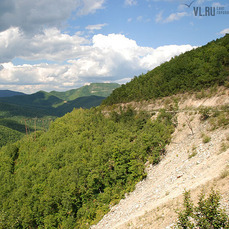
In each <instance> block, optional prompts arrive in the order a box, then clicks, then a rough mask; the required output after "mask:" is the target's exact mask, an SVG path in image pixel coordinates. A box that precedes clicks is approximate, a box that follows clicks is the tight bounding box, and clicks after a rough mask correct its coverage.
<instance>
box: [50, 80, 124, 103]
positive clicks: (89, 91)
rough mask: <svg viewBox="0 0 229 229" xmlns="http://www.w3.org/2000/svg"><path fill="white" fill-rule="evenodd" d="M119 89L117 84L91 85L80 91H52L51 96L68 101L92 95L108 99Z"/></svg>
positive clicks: (79, 89) (81, 88)
mask: <svg viewBox="0 0 229 229" xmlns="http://www.w3.org/2000/svg"><path fill="white" fill-rule="evenodd" d="M118 87H120V85H119V84H117V83H91V84H90V85H86V86H83V87H80V88H78V89H72V90H69V91H66V92H58V91H51V92H50V95H54V96H56V97H58V98H60V99H62V100H66V101H70V100H74V99H76V98H79V97H85V96H90V95H96V96H101V97H107V96H109V95H110V94H111V93H112V91H113V90H114V89H116V88H118Z"/></svg>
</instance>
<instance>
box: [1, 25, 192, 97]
mask: <svg viewBox="0 0 229 229" xmlns="http://www.w3.org/2000/svg"><path fill="white" fill-rule="evenodd" d="M10 36H12V39H7V37H10ZM0 44H1V45H0V47H1V48H0V53H1V54H2V53H3V54H4V55H3V56H1V59H5V61H1V62H2V64H0V65H1V68H0V85H5V87H6V85H7V88H9V89H14V90H19V89H20V90H22V91H25V92H30V93H31V92H35V91H37V90H41V89H42V90H48V91H49V90H54V89H55V90H67V89H70V88H74V87H77V86H81V85H83V84H84V83H86V82H104V81H116V82H122V83H124V81H125V80H127V79H128V80H129V79H130V78H131V77H133V76H134V75H138V74H141V73H142V72H146V71H148V70H151V69H153V68H154V67H156V66H158V65H159V64H161V63H162V62H164V61H167V60H169V59H170V58H171V57H173V56H175V55H179V54H180V53H183V52H185V51H188V50H190V49H192V48H193V47H192V46H190V45H183V46H178V45H173V46H162V47H159V48H157V49H154V48H151V47H141V46H138V45H137V43H136V41H134V40H131V39H129V38H127V37H125V36H124V35H122V34H109V35H107V36H105V35H102V34H98V35H94V36H93V39H92V43H89V42H88V41H87V40H86V39H84V38H82V37H79V36H78V35H73V36H70V35H67V34H63V33H61V32H60V31H59V30H57V29H54V28H53V29H48V30H45V31H44V33H43V34H40V35H36V36H34V37H32V39H31V40H28V39H27V37H26V36H25V35H24V34H23V32H20V31H19V30H18V29H17V28H11V29H9V30H7V31H5V32H2V33H0ZM20 46H21V47H22V48H21V47H20ZM12 49H14V52H12ZM13 53H16V54H15V55H13ZM5 56H8V58H3V57H5ZM14 57H20V58H22V59H27V60H40V59H43V60H44V59H47V60H48V61H50V60H54V61H55V60H57V61H59V62H57V63H56V64H48V63H42V64H36V65H32V64H24V65H19V66H15V65H13V64H12V62H11V60H12V59H13V58H14ZM1 62H0V63H1ZM18 85H21V86H20V87H19V86H18Z"/></svg>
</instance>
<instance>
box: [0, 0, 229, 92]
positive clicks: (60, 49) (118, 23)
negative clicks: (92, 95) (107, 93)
mask: <svg viewBox="0 0 229 229" xmlns="http://www.w3.org/2000/svg"><path fill="white" fill-rule="evenodd" d="M185 4H186V5H185ZM189 4H190V7H188V6H187V5H189ZM206 9H207V10H209V11H208V12H209V14H210V13H211V14H210V15H206V16H199V14H200V13H201V14H202V15H203V14H205V10H206ZM210 10H212V11H210ZM214 10H215V11H214ZM219 10H220V11H221V13H222V14H219V13H218V11H219ZM195 12H196V14H197V15H195ZM228 22H229V2H228V0H218V1H217V0H196V1H192V0H187V1H186V0H185V1H184V0H162V1H159V0H141V1H140V0H116V1H114V0H113V1H111V0H33V1H31V0H17V1H15V0H1V1H0V89H11V90H17V91H23V92H25V93H33V92H36V91H39V90H46V91H51V90H58V91H65V90H69V89H72V88H77V87H80V86H82V85H84V84H85V83H90V82H118V83H125V82H127V81H129V80H130V79H131V78H133V77H134V76H135V75H136V76H137V75H139V74H141V73H145V72H147V71H149V70H151V69H153V68H155V67H156V66H158V65H160V64H161V63H163V62H165V61H168V60H169V59H170V58H171V57H173V56H175V55H179V54H180V53H183V52H186V51H189V50H191V49H193V48H195V47H198V46H201V45H204V44H206V43H207V42H209V41H211V40H214V39H217V38H220V37H222V36H224V34H225V33H229V23H228Z"/></svg>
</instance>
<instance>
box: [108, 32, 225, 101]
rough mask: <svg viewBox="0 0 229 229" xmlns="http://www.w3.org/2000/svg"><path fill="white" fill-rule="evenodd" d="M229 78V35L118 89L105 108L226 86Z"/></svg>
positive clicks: (175, 58) (176, 58) (183, 55)
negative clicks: (214, 86) (117, 104)
mask: <svg viewBox="0 0 229 229" xmlns="http://www.w3.org/2000/svg"><path fill="white" fill-rule="evenodd" d="M228 75H229V34H227V35H225V37H223V38H221V39H218V40H216V41H212V42H210V43H208V44H207V45H205V46H203V47H200V48H197V49H194V50H191V51H189V52H186V53H184V54H182V55H180V56H177V57H174V58H172V59H171V60H170V61H169V62H166V63H164V64H162V65H160V66H159V67H157V68H155V69H154V70H152V71H150V72H148V73H147V74H145V75H141V76H139V77H135V78H134V79H133V80H132V81H131V82H129V83H127V84H126V85H122V86H121V87H120V88H117V89H116V90H114V91H113V93H112V94H111V95H110V96H109V97H108V98H107V99H106V100H104V102H103V104H104V105H112V104H116V103H123V102H130V101H141V100H148V99H152V98H159V97H164V96H169V95H173V94H176V93H178V92H187V91H198V90H201V89H204V88H208V87H210V86H213V85H222V84H224V83H225V82H227V81H228Z"/></svg>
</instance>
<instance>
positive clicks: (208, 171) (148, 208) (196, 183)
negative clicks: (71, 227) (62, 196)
mask: <svg viewBox="0 0 229 229" xmlns="http://www.w3.org/2000/svg"><path fill="white" fill-rule="evenodd" d="M207 93H208V92H207ZM174 98H176V99H175V101H177V100H178V98H180V102H179V104H178V105H179V110H178V113H177V122H178V125H177V127H176V130H175V132H174V133H173V137H172V141H171V143H170V144H169V145H168V146H167V148H166V151H167V154H166V156H165V157H164V159H163V160H162V161H161V162H160V163H159V164H158V165H156V166H152V165H148V166H147V167H146V170H147V173H148V175H147V178H146V179H145V180H143V181H142V182H140V183H138V184H137V186H136V189H135V191H134V192H132V193H130V194H129V195H126V198H125V199H123V200H121V201H120V203H119V204H118V205H116V206H114V207H112V208H111V210H110V212H109V213H108V214H107V215H106V216H105V217H104V218H103V220H101V221H100V222H99V224H98V225H96V226H93V227H92V228H93V229H99V228H104V229H105V228H112V229H113V228H119V229H124V228H144V229H145V228H155V229H160V228H172V225H173V224H174V223H175V221H176V218H177V214H176V212H175V211H176V209H177V208H180V207H181V202H182V199H183V196H182V193H183V191H184V190H185V189H187V190H191V193H192V196H193V198H194V201H196V200H197V199H198V195H199V193H200V191H201V189H202V188H205V190H206V192H207V191H208V190H210V189H211V187H216V188H217V189H218V190H219V191H220V193H221V194H222V205H223V206H224V207H225V208H226V210H227V212H228V213H229V204H228V200H229V191H228V190H229V182H228V181H229V176H228V174H229V128H228V105H229V90H228V89H223V88H220V89H219V90H218V92H217V94H216V95H215V96H212V97H210V96H209V97H205V98H201V99H196V96H195V95H187V97H186V96H184V95H183V96H181V95H180V96H179V95H178V96H176V97H173V98H171V97H170V98H169V97H168V98H164V99H163V101H162V100H157V101H151V102H145V103H141V104H140V103H135V104H134V105H135V107H136V109H145V110H148V111H156V110H157V109H159V108H162V107H163V106H164V107H165V108H166V107H167V108H168V107H170V106H172V101H174ZM169 101H170V102H169ZM170 103H171V104H170ZM162 104H163V105H162ZM128 105H130V104H128ZM132 105H133V104H132ZM140 105H141V106H140ZM123 106H124V104H123ZM203 107H205V108H207V107H208V108H210V107H211V109H213V108H214V109H213V110H214V112H213V111H212V112H213V113H212V112H211V109H210V110H209V109H203ZM206 114H208V115H209V117H207V116H206ZM224 115H225V116H224ZM203 119H206V120H203Z"/></svg>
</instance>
